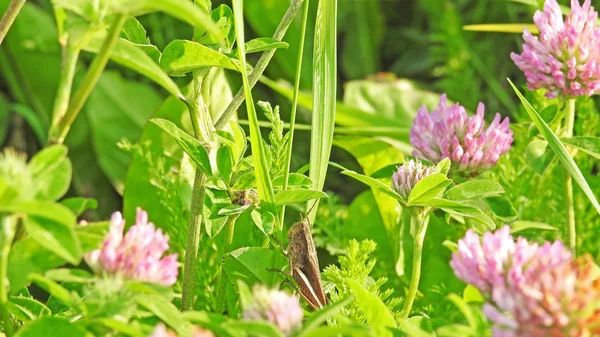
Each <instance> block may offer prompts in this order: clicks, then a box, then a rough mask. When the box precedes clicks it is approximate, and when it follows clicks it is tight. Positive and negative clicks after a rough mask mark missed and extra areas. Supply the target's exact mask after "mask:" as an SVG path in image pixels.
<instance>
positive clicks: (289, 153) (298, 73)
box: [280, 0, 310, 224]
mask: <svg viewBox="0 0 600 337" xmlns="http://www.w3.org/2000/svg"><path fill="white" fill-rule="evenodd" d="M309 4H310V0H304V10H303V12H302V30H301V31H300V45H299V46H298V60H297V63H296V77H295V78H294V97H293V98H292V112H291V114H290V131H288V132H289V134H290V138H289V140H288V146H287V149H286V152H285V154H286V156H287V159H286V161H285V170H284V171H283V188H282V190H283V191H285V190H287V188H288V183H289V182H288V180H289V177H290V166H291V164H292V147H293V146H294V130H295V127H296V111H297V110H298V94H299V93H300V76H301V73H302V56H303V55H304V40H305V37H306V22H307V21H308V6H309ZM284 220H285V205H284V206H282V207H281V221H280V223H281V224H283V222H284Z"/></svg>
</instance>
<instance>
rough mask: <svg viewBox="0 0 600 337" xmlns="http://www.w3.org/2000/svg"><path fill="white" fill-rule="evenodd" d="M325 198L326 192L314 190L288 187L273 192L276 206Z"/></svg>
mask: <svg viewBox="0 0 600 337" xmlns="http://www.w3.org/2000/svg"><path fill="white" fill-rule="evenodd" d="M320 198H327V194H326V193H325V192H321V191H315V190H292V189H288V190H285V191H281V192H279V193H277V194H275V204H276V205H278V206H281V205H289V204H297V203H301V202H305V201H308V200H312V199H320Z"/></svg>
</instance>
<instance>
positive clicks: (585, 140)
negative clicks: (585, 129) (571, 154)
mask: <svg viewBox="0 0 600 337" xmlns="http://www.w3.org/2000/svg"><path fill="white" fill-rule="evenodd" d="M561 141H562V142H563V143H564V144H569V145H571V146H573V147H574V148H576V149H579V150H581V151H583V152H585V153H587V154H589V155H590V156H592V157H594V158H596V159H600V138H598V137H586V136H582V137H572V138H561Z"/></svg>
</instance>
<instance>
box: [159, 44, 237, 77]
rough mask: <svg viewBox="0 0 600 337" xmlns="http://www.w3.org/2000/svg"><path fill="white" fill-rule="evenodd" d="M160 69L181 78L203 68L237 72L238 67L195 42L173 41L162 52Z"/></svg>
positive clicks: (225, 57) (226, 58) (221, 55)
mask: <svg viewBox="0 0 600 337" xmlns="http://www.w3.org/2000/svg"><path fill="white" fill-rule="evenodd" d="M160 67H161V68H162V69H163V70H164V71H166V72H167V73H168V74H169V75H172V76H183V75H185V74H187V73H189V72H191V71H194V70H196V69H199V68H204V67H220V68H225V69H231V70H236V71H238V68H239V67H238V65H237V64H236V63H235V62H234V61H233V60H232V59H230V58H229V57H227V56H226V55H225V54H222V53H219V52H218V51H215V50H213V49H210V48H208V47H205V46H203V45H201V44H199V43H197V42H193V41H187V40H175V41H172V42H171V43H169V44H168V45H167V46H166V47H165V49H164V50H163V53H162V56H161V58H160Z"/></svg>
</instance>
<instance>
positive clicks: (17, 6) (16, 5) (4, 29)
mask: <svg viewBox="0 0 600 337" xmlns="http://www.w3.org/2000/svg"><path fill="white" fill-rule="evenodd" d="M25 1H26V0H13V1H12V2H11V3H10V5H8V9H7V10H6V13H4V16H2V20H0V45H2V41H4V37H6V33H8V30H9V29H10V26H12V24H13V22H15V19H16V18H17V15H19V12H20V11H21V8H23V5H24V4H25Z"/></svg>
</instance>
